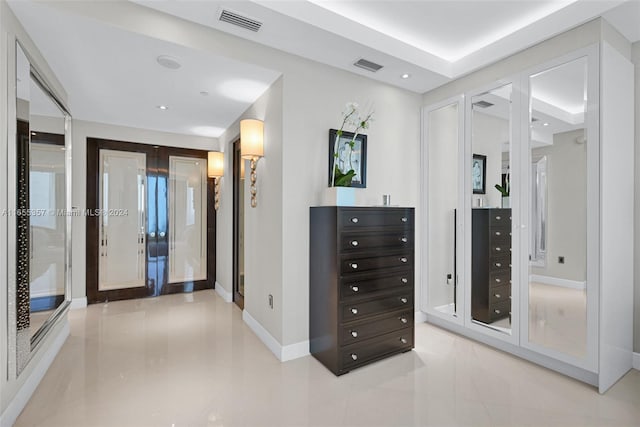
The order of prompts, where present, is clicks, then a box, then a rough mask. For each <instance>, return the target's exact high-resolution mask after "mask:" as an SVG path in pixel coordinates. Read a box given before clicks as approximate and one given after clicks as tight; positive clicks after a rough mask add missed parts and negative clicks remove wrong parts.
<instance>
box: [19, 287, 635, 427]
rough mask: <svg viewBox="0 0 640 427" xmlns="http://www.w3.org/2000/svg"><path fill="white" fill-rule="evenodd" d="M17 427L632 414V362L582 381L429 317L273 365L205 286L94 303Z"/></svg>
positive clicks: (210, 426) (565, 418) (532, 421)
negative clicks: (368, 356)
mask: <svg viewBox="0 0 640 427" xmlns="http://www.w3.org/2000/svg"><path fill="white" fill-rule="evenodd" d="M69 318H70V322H71V336H70V337H69V339H68V340H67V341H66V343H65V344H64V346H63V348H62V350H61V351H60V354H59V355H58V356H57V357H56V359H55V361H54V362H53V364H52V366H51V368H50V369H49V371H48V372H47V374H46V375H45V377H44V379H43V380H42V382H41V384H40V386H39V387H38V388H37V390H36V392H35V393H34V395H33V397H32V398H31V400H30V402H29V403H28V404H27V406H26V408H25V409H24V411H23V412H22V414H21V415H20V417H19V418H18V420H17V422H16V426H48V427H56V426H65V427H67V426H69V427H70V426H83V427H90V426H118V427H124V426H132V427H133V426H135V427H146V426H149V427H151V426H167V427H171V426H174V427H181V426H206V427H231V426H538V427H539V426H609V425H610V426H639V425H640V405H639V404H638V402H640V372H638V371H631V372H630V373H628V374H627V375H626V376H625V377H624V378H623V379H622V380H621V381H619V382H618V384H616V385H615V386H614V387H613V388H612V389H611V390H610V391H609V392H607V394H605V395H603V396H601V395H599V394H598V393H597V391H596V390H595V389H594V388H593V387H590V386H588V385H585V384H582V383H580V382H578V381H574V380H572V379H570V378H567V377H564V376H562V375H559V374H556V373H554V372H552V371H549V370H547V369H544V368H541V367H539V366H536V365H533V364H531V363H529V362H526V361H523V360H520V359H518V358H515V357H513V356H511V355H508V354H505V353H502V352H499V351H496V350H494V349H492V348H489V347H487V346H485V345H482V344H479V343H476V342H474V341H470V340H468V339H466V338H463V337H460V336H457V335H455V334H452V333H449V332H447V331H444V330H442V329H439V328H437V327H434V326H432V325H428V324H419V325H416V348H415V350H414V351H411V352H408V353H404V354H401V355H398V356H395V357H392V358H390V359H386V360H383V361H380V362H377V363H374V364H372V365H369V366H367V367H364V368H361V369H358V370H355V371H353V372H350V373H349V374H346V375H343V376H341V377H335V376H334V375H333V374H331V373H330V372H329V371H328V370H326V369H325V368H324V367H323V366H322V365H321V364H320V363H319V362H317V361H316V360H315V359H314V358H312V357H310V356H307V357H303V358H300V359H296V360H292V361H289V362H285V363H280V362H279V361H278V360H277V359H276V358H275V357H274V356H273V354H272V353H271V352H270V351H269V350H268V349H267V348H266V347H265V346H264V345H263V344H262V343H261V342H260V340H259V339H258V338H257V337H256V336H255V335H254V334H253V332H251V330H249V328H248V327H247V326H246V325H245V324H244V322H243V321H242V312H241V311H240V310H239V309H238V308H237V307H236V306H235V305H234V304H227V303H225V302H223V301H222V300H221V299H220V298H219V297H218V296H217V295H216V294H215V293H214V292H212V291H200V292H196V293H193V294H181V295H168V296H163V297H159V298H150V299H144V300H131V301H121V302H110V303H107V304H99V305H91V306H89V307H88V308H86V309H81V310H75V311H72V312H70V314H69Z"/></svg>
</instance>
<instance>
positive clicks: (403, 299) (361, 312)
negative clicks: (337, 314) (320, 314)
mask: <svg viewBox="0 0 640 427" xmlns="http://www.w3.org/2000/svg"><path fill="white" fill-rule="evenodd" d="M403 308H410V309H411V310H413V290H411V291H410V292H403V293H398V294H395V295H391V296H387V297H383V298H377V299H374V300H368V301H363V302H355V301H354V302H351V303H343V304H342V321H343V322H350V321H352V320H359V319H361V318H363V317H367V316H371V315H372V314H383V313H387V312H390V311H395V310H401V309H403Z"/></svg>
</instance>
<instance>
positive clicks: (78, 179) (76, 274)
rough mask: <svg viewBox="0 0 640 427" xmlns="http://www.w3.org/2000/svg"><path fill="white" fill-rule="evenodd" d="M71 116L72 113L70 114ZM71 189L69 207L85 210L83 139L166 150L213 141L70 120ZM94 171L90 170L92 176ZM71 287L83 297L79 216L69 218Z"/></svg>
mask: <svg viewBox="0 0 640 427" xmlns="http://www.w3.org/2000/svg"><path fill="white" fill-rule="evenodd" d="M72 114H73V112H72ZM72 131H73V169H72V173H73V189H72V196H71V197H72V202H71V205H72V206H74V207H77V208H79V209H85V208H86V207H87V138H104V139H112V140H116V141H127V142H136V143H140V144H153V145H164V146H169V147H183V148H193V149H199V150H207V151H215V150H218V141H217V139H216V138H207V137H197V136H189V135H179V134H173V133H167V132H156V131H150V130H145V129H138V128H131V127H124V126H114V125H108V124H103V123H95V122H88V121H83V120H75V119H74V120H73V123H72ZM95 172H96V171H94V173H95ZM71 229H72V235H71V238H72V247H73V252H72V254H71V256H72V261H71V262H72V268H73V270H72V286H71V295H72V297H73V299H74V300H82V299H83V298H86V295H87V292H86V291H87V289H86V277H87V276H86V259H87V252H86V247H87V245H86V240H87V234H86V233H87V220H86V218H85V217H83V216H74V217H73V218H72V225H71Z"/></svg>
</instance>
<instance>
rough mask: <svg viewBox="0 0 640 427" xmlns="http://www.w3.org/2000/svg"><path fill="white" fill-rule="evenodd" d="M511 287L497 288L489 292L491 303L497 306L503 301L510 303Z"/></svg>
mask: <svg viewBox="0 0 640 427" xmlns="http://www.w3.org/2000/svg"><path fill="white" fill-rule="evenodd" d="M510 296H511V285H502V286H496V287H493V288H491V289H490V290H489V301H490V302H491V303H492V304H494V303H495V304H497V303H499V302H502V301H510V299H509V297H510Z"/></svg>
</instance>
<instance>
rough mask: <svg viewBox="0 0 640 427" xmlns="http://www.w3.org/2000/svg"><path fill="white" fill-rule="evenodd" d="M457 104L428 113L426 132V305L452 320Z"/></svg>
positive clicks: (457, 173)
mask: <svg viewBox="0 0 640 427" xmlns="http://www.w3.org/2000/svg"><path fill="white" fill-rule="evenodd" d="M459 109H460V107H459V104H458V103H457V102H456V103H453V104H450V105H447V106H444V107H441V108H439V109H436V110H432V111H429V112H428V113H427V117H426V129H427V132H428V133H427V173H428V176H427V183H428V189H427V193H428V194H429V202H428V221H427V226H428V231H427V233H428V235H427V239H426V242H427V257H428V260H427V262H428V265H429V269H428V273H427V274H428V287H427V289H428V305H429V309H431V310H433V311H435V312H437V313H439V314H445V315H453V316H455V315H456V314H457V311H458V304H459V301H458V298H457V265H456V259H457V256H456V250H457V249H458V248H459V247H458V245H457V244H456V240H457V236H456V215H457V213H458V211H457V206H458V196H459V184H460V181H459V176H460V170H459V169H460V168H459V166H458V165H459V162H460V160H459V159H460V157H459V151H460V146H459V145H460V143H459V132H458V124H459V120H460V117H459V114H460V111H459Z"/></svg>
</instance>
